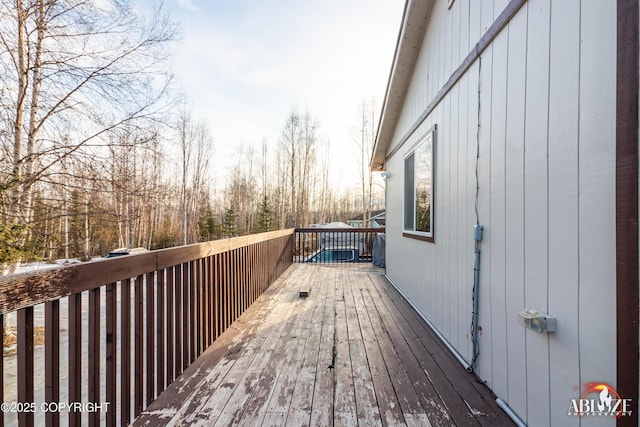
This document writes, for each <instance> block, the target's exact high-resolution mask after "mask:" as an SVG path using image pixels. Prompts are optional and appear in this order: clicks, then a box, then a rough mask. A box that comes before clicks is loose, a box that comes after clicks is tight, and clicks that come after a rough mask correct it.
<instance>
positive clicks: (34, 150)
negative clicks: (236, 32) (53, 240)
mask: <svg viewBox="0 0 640 427" xmlns="http://www.w3.org/2000/svg"><path fill="white" fill-rule="evenodd" d="M174 35H175V29H174V27H173V25H172V24H171V22H170V21H169V20H168V19H167V18H166V15H164V14H163V12H162V10H161V9H156V10H155V12H154V13H153V14H152V16H151V18H149V19H145V18H143V17H142V16H141V15H140V14H139V13H138V12H137V11H136V9H135V8H134V6H133V3H132V2H130V1H126V0H118V1H116V0H104V1H100V2H96V1H89V0H14V1H11V2H10V1H5V2H2V3H0V46H1V48H0V71H1V72H0V92H2V95H3V96H2V105H1V109H0V121H1V122H2V125H3V133H4V134H5V135H10V136H11V137H10V138H7V139H3V145H4V147H3V152H6V153H8V154H9V155H8V156H7V157H6V158H5V157H4V156H3V160H2V161H0V174H1V175H0V176H1V178H2V179H1V180H0V182H7V183H10V188H9V190H8V197H7V198H6V203H5V205H4V207H3V212H2V214H3V222H5V223H9V224H16V223H20V224H28V223H30V222H31V220H32V217H33V197H34V187H35V184H36V183H37V182H39V181H40V180H41V179H42V178H43V176H45V175H46V174H49V173H52V171H53V170H55V168H56V166H57V165H59V163H60V161H61V160H62V159H64V158H67V157H69V156H72V155H74V154H75V153H76V152H77V151H78V150H79V148H80V147H83V146H86V145H91V144H96V143H99V142H100V141H104V140H105V139H107V138H105V137H106V136H107V134H108V133H109V132H110V131H113V130H114V129H117V128H118V127H120V126H122V125H123V124H127V123H129V124H132V123H134V122H135V125H136V126H144V122H143V121H144V120H146V119H151V118H155V117H158V114H159V113H161V112H162V111H163V108H164V106H165V105H166V103H165V102H164V101H165V100H166V98H165V94H166V92H165V90H166V88H167V84H168V82H169V80H170V76H169V75H168V74H167V73H166V71H165V70H166V67H161V64H162V63H163V61H164V59H165V58H166V57H167V52H166V47H167V45H168V43H169V42H171V41H172V40H173V39H174ZM60 135H69V136H70V137H69V138H60Z"/></svg>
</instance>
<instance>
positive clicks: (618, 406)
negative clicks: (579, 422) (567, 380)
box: [569, 383, 631, 418]
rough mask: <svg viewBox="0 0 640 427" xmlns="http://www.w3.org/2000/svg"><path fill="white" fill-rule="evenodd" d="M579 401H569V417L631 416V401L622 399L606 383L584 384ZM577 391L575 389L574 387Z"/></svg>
mask: <svg viewBox="0 0 640 427" xmlns="http://www.w3.org/2000/svg"><path fill="white" fill-rule="evenodd" d="M583 387H584V392H583V393H582V394H581V395H580V398H579V399H571V404H570V405H569V415H573V416H579V417H586V416H590V417H616V418H619V417H624V416H630V415H631V399H623V398H622V397H620V395H619V394H618V392H617V391H616V390H615V389H614V388H613V387H611V385H609V384H607V383H586V384H584V385H583ZM576 389H577V387H576Z"/></svg>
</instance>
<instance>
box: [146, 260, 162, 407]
mask: <svg viewBox="0 0 640 427" xmlns="http://www.w3.org/2000/svg"><path fill="white" fill-rule="evenodd" d="M146 276H147V277H146V283H145V284H146V295H145V299H146V306H147V309H146V312H145V315H144V319H145V324H146V326H147V330H146V338H147V339H146V342H147V349H146V354H147V363H146V370H145V372H146V374H147V385H146V390H145V396H146V399H145V406H149V405H150V404H151V402H152V401H153V399H154V397H155V389H154V386H155V382H156V371H155V369H154V362H155V352H156V348H155V340H154V333H155V310H154V309H155V298H154V295H155V290H156V288H157V286H156V283H155V279H156V274H155V272H154V271H151V272H148V273H147V275H146ZM158 352H159V350H158Z"/></svg>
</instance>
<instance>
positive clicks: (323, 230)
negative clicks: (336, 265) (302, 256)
mask: <svg viewBox="0 0 640 427" xmlns="http://www.w3.org/2000/svg"><path fill="white" fill-rule="evenodd" d="M295 230H296V233H373V232H375V233H384V227H379V228H317V227H307V228H296V229H295Z"/></svg>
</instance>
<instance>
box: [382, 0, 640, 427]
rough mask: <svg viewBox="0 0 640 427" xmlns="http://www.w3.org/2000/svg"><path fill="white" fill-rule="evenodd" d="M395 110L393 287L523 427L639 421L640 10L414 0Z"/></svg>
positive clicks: (625, 1) (392, 94) (388, 151)
mask: <svg viewBox="0 0 640 427" xmlns="http://www.w3.org/2000/svg"><path fill="white" fill-rule="evenodd" d="M380 117H381V118H380V123H379V127H378V134H377V139H376V145H375V148H374V153H373V157H372V160H371V168H372V170H374V171H385V172H386V174H385V175H386V176H387V177H388V178H387V180H386V189H387V193H386V247H387V250H386V274H387V276H388V278H389V279H390V281H391V282H392V283H393V284H394V285H395V286H396V287H397V288H398V289H399V290H400V291H401V292H402V293H403V294H404V295H405V296H406V298H407V299H408V300H409V301H410V302H411V303H412V304H413V305H414V306H415V307H416V309H417V310H418V311H419V312H420V313H421V314H422V315H423V317H424V318H425V319H427V321H428V322H429V323H430V324H431V325H432V327H433V328H434V329H435V330H436V331H437V332H438V333H439V334H440V335H441V336H442V338H443V339H444V340H445V341H446V343H447V344H448V345H449V346H450V348H451V350H452V351H453V352H454V354H456V355H457V357H458V358H459V360H460V361H461V362H462V363H463V364H464V365H472V364H473V365H474V366H473V367H474V371H475V373H476V374H477V376H478V377H479V378H480V379H481V380H482V381H486V384H487V386H488V387H490V388H491V389H492V390H493V392H494V393H495V394H496V395H497V397H498V398H499V399H500V400H499V403H500V404H501V405H503V406H504V407H505V408H506V410H507V411H512V415H514V414H515V417H517V418H519V419H520V420H522V421H523V422H524V423H527V424H528V425H531V426H547V425H553V426H563V425H567V426H577V425H579V424H580V423H582V424H581V425H583V426H584V425H589V426H590V425H609V426H611V425H615V424H616V419H615V418H614V417H610V416H606V415H602V414H601V413H600V411H599V409H595V408H594V412H595V413H596V416H585V417H579V416H575V415H573V414H572V412H573V408H574V407H575V405H578V404H580V403H581V402H580V401H579V398H580V394H581V393H583V392H585V387H586V384H587V383H589V382H592V383H602V384H603V383H607V384H609V385H610V386H611V387H612V388H614V389H615V390H616V391H617V392H618V393H619V395H620V397H621V398H622V399H626V400H624V402H623V403H625V404H627V405H630V406H628V408H629V409H630V410H631V416H626V417H622V418H619V419H618V420H617V422H618V425H636V426H637V425H638V367H639V360H638V353H639V351H638V336H639V330H638V323H639V322H638V321H639V319H638V310H639V303H638V131H639V129H638V1H637V0H618V1H617V2H616V1H613V0H582V1H580V0H562V1H553V2H552V1H551V0H529V1H526V0H512V1H508V0H488V1H487V0H483V1H478V0H455V1H454V0H448V1H446V0H435V1H432V0H422V1H420V0H408V1H407V3H406V6H405V12H404V16H403V21H402V26H401V30H400V33H399V36H398V44H397V48H396V52H395V57H394V62H393V66H392V70H391V75H390V77H389V82H388V86H387V91H386V97H385V101H384V105H383V111H382V114H381V116H380ZM478 223H479V224H481V225H483V226H484V233H483V235H482V240H481V241H479V242H478V243H477V249H478V250H479V251H480V252H479V253H480V259H479V281H478V282H477V283H478V288H477V289H478V295H477V296H476V297H475V301H476V302H478V311H477V313H478V321H477V324H476V325H477V327H475V326H476V325H474V328H473V329H474V330H476V331H479V332H478V334H477V344H478V346H477V351H476V354H477V358H476V360H475V362H474V343H473V341H474V339H473V334H472V333H471V332H470V331H471V330H472V321H473V315H472V313H473V312H474V293H473V289H474V263H475V252H474V250H475V249H476V242H475V240H474V237H475V236H477V237H478V238H479V237H480V236H479V235H475V234H474V225H476V224H478ZM525 309H535V310H538V311H540V312H543V313H548V314H550V315H551V316H553V317H554V318H555V320H556V322H557V323H556V331H555V332H549V333H546V332H544V333H537V332H534V331H533V330H529V329H527V328H525V327H524V326H522V325H521V324H520V322H519V313H520V312H522V311H523V310H525ZM523 314H524V313H523ZM610 391H611V390H610ZM610 395H612V396H613V399H614V401H615V399H616V396H615V395H614V393H613V392H612V393H610ZM585 396H588V398H590V399H594V401H596V402H598V403H599V402H600V397H599V395H598V394H594V392H593V390H592V391H591V392H587V395H585ZM605 397H606V396H605ZM569 414H571V415H569ZM627 423H628V424H627Z"/></svg>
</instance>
